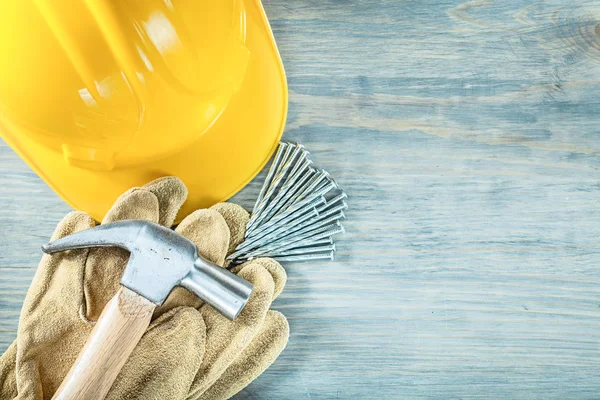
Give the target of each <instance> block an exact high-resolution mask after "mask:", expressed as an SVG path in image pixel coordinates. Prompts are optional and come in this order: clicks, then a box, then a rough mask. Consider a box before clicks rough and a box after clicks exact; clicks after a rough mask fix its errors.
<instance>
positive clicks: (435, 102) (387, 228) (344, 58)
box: [0, 0, 600, 399]
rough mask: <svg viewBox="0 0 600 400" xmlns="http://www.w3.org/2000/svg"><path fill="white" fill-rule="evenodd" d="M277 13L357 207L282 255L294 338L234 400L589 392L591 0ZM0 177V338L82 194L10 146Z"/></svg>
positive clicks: (598, 123)
mask: <svg viewBox="0 0 600 400" xmlns="http://www.w3.org/2000/svg"><path fill="white" fill-rule="evenodd" d="M265 7H266V9H267V13H268V15H269V17H270V20H271V24H272V27H273V31H274V33H275V36H276V38H277V41H278V45H279V48H280V51H281V54H282V57H283V60H284V63H285V66H286V70H287V74H288V81H289V87H290V111H289V118H288V125H287V128H286V134H285V138H286V139H289V140H295V141H300V142H302V143H304V144H305V145H306V147H307V148H308V149H309V150H311V152H312V154H313V159H314V161H315V162H316V164H317V165H319V166H321V167H324V168H325V169H327V170H328V171H329V172H330V173H331V174H332V176H334V177H335V178H336V180H337V181H338V182H339V184H340V186H341V187H343V188H345V189H346V191H347V192H348V194H349V196H350V199H349V203H350V207H351V208H350V210H349V211H348V213H347V215H348V221H347V223H346V224H345V226H346V228H347V230H348V234H347V235H346V236H345V237H343V238H341V239H340V240H339V252H338V258H337V260H336V262H333V263H319V264H317V263H315V264H312V263H304V264H300V263H297V264H288V265H286V268H287V271H288V274H289V282H288V285H287V287H286V290H285V291H284V293H283V294H282V296H281V297H280V299H278V301H277V302H276V308H277V309H279V310H280V311H282V312H283V313H284V314H285V315H286V316H287V317H288V319H289V321H290V325H291V330H292V336H291V338H290V343H289V345H288V347H287V349H286V350H285V351H284V353H283V354H282V355H281V357H280V358H279V359H278V360H277V362H276V363H275V364H274V365H273V366H272V367H271V368H270V369H269V370H268V371H267V372H266V373H265V374H264V375H263V376H262V377H261V378H260V379H258V380H257V381H255V382H254V383H252V384H251V385H250V386H249V387H248V388H247V389H245V390H244V391H243V392H242V393H241V394H240V395H238V398H240V399H250V398H261V399H282V398H323V399H326V398H447V399H454V398H456V399H458V398H487V397H494V398H528V399H565V398H569V399H586V398H596V397H597V396H598V393H599V392H600V372H599V371H600V369H599V367H600V345H599V344H600V300H599V298H600V296H599V295H600V272H599V271H598V265H600V244H599V241H598V238H599V237H600V213H598V204H600V202H599V200H600V183H599V173H598V172H599V168H600V157H599V154H600V142H599V141H598V134H599V133H600V132H599V128H598V127H600V114H599V113H598V112H597V110H598V107H599V100H598V99H600V83H599V81H598V77H599V76H600V63H598V60H599V59H600V34H599V33H598V32H600V28H598V26H599V25H598V22H599V21H598V18H599V17H598V15H599V14H598V7H597V4H595V2H592V1H585V0H582V1H564V0H549V1H544V2H531V1H520V0H515V1H510V2H498V1H492V0H473V1H452V0H448V1H428V2H417V1H402V2H400V1H392V0H389V1H377V2H374V1H370V2H369V1H348V2H343V3H340V2H337V1H307V0H303V1H292V2H289V1H288V2H284V1H279V0H270V1H266V2H265ZM259 186H260V178H258V179H257V180H255V181H254V182H252V183H251V184H250V185H249V186H248V187H247V188H246V189H245V190H244V191H243V192H242V193H240V194H239V195H238V196H236V198H235V199H234V200H235V201H238V202H240V203H241V204H242V205H244V206H246V207H248V208H249V207H250V206H251V205H252V203H253V197H254V196H255V195H256V193H258V189H259ZM0 188H2V189H0V226H1V228H0V245H1V248H2V252H0V316H1V318H0V321H1V323H0V349H4V348H6V346H8V344H9V342H10V341H11V340H12V339H13V338H14V335H15V329H16V324H17V318H18V312H19V307H20V304H21V302H22V299H23V296H24V294H25V292H26V290H27V286H28V284H29V280H30V278H31V276H32V274H33V272H34V269H35V265H36V263H37V260H38V259H39V255H40V254H39V245H40V244H41V243H43V242H44V241H45V240H46V238H47V237H48V236H49V235H50V233H51V231H52V229H53V226H54V224H55V223H56V222H57V221H58V220H59V219H60V217H61V216H62V215H63V214H64V213H66V212H67V211H68V207H67V206H65V205H64V204H63V203H62V201H61V200H60V199H58V198H57V197H56V196H55V195H54V194H53V193H52V192H51V191H50V190H49V189H48V188H47V187H46V186H45V185H44V184H43V183H42V182H41V181H40V180H39V179H38V178H37V177H36V176H35V175H34V174H32V173H31V172H30V171H29V170H28V168H27V167H26V166H25V165H24V164H23V163H22V162H21V161H20V160H19V159H18V157H16V156H15V155H14V154H13V153H12V152H11V151H10V150H9V149H8V148H7V147H6V146H5V145H1V146H0Z"/></svg>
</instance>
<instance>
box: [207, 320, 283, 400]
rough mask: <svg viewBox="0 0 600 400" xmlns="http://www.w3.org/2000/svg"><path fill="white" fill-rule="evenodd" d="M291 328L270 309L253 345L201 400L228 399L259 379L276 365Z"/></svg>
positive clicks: (247, 348)
mask: <svg viewBox="0 0 600 400" xmlns="http://www.w3.org/2000/svg"><path fill="white" fill-rule="evenodd" d="M289 336H290V327H289V324H288V322H287V319H286V318H285V316H284V315H283V314H281V313H280V312H278V311H273V310H269V311H268V312H267V315H266V317H265V322H264V324H263V325H262V326H261V328H260V331H259V332H258V333H257V334H256V337H255V338H254V339H253V340H252V342H251V343H250V345H249V346H248V347H246V348H245V349H244V351H243V352H242V354H240V356H239V357H238V358H236V359H235V361H234V362H233V363H232V364H231V365H230V366H229V367H228V368H227V369H226V370H225V372H223V374H222V375H221V376H220V377H219V379H217V381H216V382H215V383H214V384H213V385H212V386H211V387H210V388H208V390H207V391H206V392H204V393H203V394H202V395H201V396H200V397H199V398H198V399H199V400H217V399H229V398H231V397H233V396H234V395H235V394H236V393H238V392H239V391H241V390H242V389H243V388H245V387H246V386H248V385H249V384H250V382H252V381H253V380H255V379H256V378H258V377H259V376H260V375H261V374H262V373H263V372H264V371H265V370H266V369H267V368H269V367H270V366H271V364H273V362H275V360H276V359H277V357H279V354H281V352H282V351H283V349H284V348H285V346H286V345H287V342H288V338H289Z"/></svg>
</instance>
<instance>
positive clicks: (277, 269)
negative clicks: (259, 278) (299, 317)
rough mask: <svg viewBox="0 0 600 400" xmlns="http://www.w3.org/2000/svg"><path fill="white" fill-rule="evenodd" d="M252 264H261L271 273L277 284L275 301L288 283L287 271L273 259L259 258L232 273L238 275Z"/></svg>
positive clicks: (232, 270)
mask: <svg viewBox="0 0 600 400" xmlns="http://www.w3.org/2000/svg"><path fill="white" fill-rule="evenodd" d="M250 263H257V264H260V265H261V266H262V267H263V268H264V269H266V270H267V271H269V273H270V274H271V276H272V277H273V282H274V283H275V290H274V292H273V300H275V299H276V298H277V297H278V296H279V295H280V294H281V292H282V291H283V288H284V287H285V284H286V282H287V273H286V272H285V269H284V268H283V267H282V266H281V264H279V263H278V262H277V261H275V260H273V259H272V258H257V259H254V260H252V261H248V262H245V263H244V264H240V265H237V266H235V267H233V268H232V269H231V272H233V273H234V274H237V273H238V272H239V271H241V270H242V269H243V268H244V267H245V266H247V265H248V264H250Z"/></svg>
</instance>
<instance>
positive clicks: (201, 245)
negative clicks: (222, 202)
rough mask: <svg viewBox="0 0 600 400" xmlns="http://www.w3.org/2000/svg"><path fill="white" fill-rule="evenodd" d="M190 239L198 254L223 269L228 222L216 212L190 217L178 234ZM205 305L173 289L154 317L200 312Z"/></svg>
mask: <svg viewBox="0 0 600 400" xmlns="http://www.w3.org/2000/svg"><path fill="white" fill-rule="evenodd" d="M175 231H176V232H178V233H179V234H181V235H183V236H185V237H187V238H188V239H190V240H191V241H192V242H194V243H195V244H196V246H197V247H198V253H199V254H200V255H201V256H202V257H204V258H205V259H207V260H209V261H211V262H213V263H215V264H217V265H223V262H224V261H225V254H226V253H227V246H228V245H229V228H228V227H227V224H226V223H225V220H224V219H223V217H222V216H221V214H219V213H218V212H216V211H214V210H198V211H195V212H193V213H192V214H190V215H188V216H187V217H186V218H185V219H184V220H183V221H181V223H180V224H179V226H177V229H176V230H175ZM202 304H203V303H202V301H201V300H200V299H199V298H198V297H197V296H195V295H193V294H192V293H190V292H189V291H188V290H186V289H184V288H180V287H177V288H175V289H173V291H172V292H171V294H170V295H169V297H168V298H167V300H166V301H165V303H164V304H163V305H162V306H161V307H158V308H157V309H156V311H155V312H154V317H155V318H156V317H157V316H159V315H162V314H163V313H165V312H167V311H169V310H171V309H173V308H175V307H180V306H189V307H194V308H200V306H201V305H202Z"/></svg>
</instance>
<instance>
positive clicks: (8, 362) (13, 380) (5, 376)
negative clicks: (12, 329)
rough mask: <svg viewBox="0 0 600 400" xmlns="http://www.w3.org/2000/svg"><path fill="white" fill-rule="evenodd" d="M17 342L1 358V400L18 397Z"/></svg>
mask: <svg viewBox="0 0 600 400" xmlns="http://www.w3.org/2000/svg"><path fill="white" fill-rule="evenodd" d="M16 365H17V341H16V340H15V341H14V342H12V344H11V345H10V346H9V347H8V349H6V351H5V352H4V354H2V357H0V399H14V398H15V397H17V376H16V372H15V371H16Z"/></svg>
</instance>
